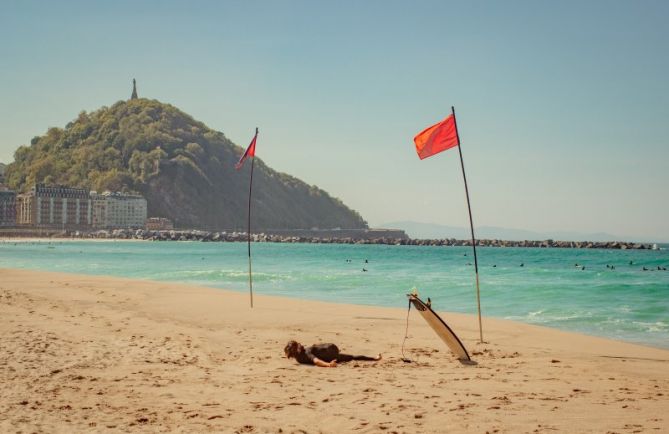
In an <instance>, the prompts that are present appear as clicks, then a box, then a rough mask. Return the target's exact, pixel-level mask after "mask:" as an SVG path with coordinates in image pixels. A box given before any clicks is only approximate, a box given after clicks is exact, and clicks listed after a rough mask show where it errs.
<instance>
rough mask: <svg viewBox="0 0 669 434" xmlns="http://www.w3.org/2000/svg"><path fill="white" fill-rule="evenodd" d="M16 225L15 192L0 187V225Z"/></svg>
mask: <svg viewBox="0 0 669 434" xmlns="http://www.w3.org/2000/svg"><path fill="white" fill-rule="evenodd" d="M13 226H16V193H15V192H13V191H11V190H2V189H0V227H13Z"/></svg>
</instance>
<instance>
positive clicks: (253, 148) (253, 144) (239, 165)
mask: <svg viewBox="0 0 669 434" xmlns="http://www.w3.org/2000/svg"><path fill="white" fill-rule="evenodd" d="M257 138H258V130H256V135H255V136H253V140H251V143H250V144H249V147H248V148H246V152H244V155H242V158H240V159H239V161H238V162H237V164H235V169H237V170H239V169H241V168H242V166H243V165H244V161H246V159H247V158H248V157H254V156H255V155H256V139H257Z"/></svg>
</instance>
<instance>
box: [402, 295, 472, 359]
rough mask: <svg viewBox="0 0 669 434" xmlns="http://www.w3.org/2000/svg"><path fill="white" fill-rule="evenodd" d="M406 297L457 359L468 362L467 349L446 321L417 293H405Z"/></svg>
mask: <svg viewBox="0 0 669 434" xmlns="http://www.w3.org/2000/svg"><path fill="white" fill-rule="evenodd" d="M407 297H409V301H410V302H411V304H413V305H414V307H415V308H416V310H417V311H418V312H420V314H421V315H422V317H423V318H425V321H427V323H428V324H429V325H430V327H432V330H434V331H435V333H437V335H438V336H439V337H440V338H441V340H442V341H444V343H445V344H446V345H448V348H450V349H451V351H453V353H454V354H455V355H456V356H457V357H458V359H459V360H460V361H461V362H470V361H471V360H472V359H471V358H470V357H469V353H467V349H466V348H465V346H464V345H462V342H460V339H458V337H457V336H456V334H455V333H454V332H453V330H451V328H450V327H449V326H448V324H446V322H445V321H444V320H443V319H441V317H440V316H439V315H437V313H436V312H435V311H433V310H432V308H431V307H430V306H428V305H427V304H425V303H424V302H423V300H421V299H420V298H418V296H417V295H414V294H407Z"/></svg>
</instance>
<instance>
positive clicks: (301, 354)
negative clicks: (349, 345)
mask: <svg viewBox="0 0 669 434" xmlns="http://www.w3.org/2000/svg"><path fill="white" fill-rule="evenodd" d="M283 352H284V353H285V354H286V357H288V358H289V359H290V358H294V359H295V360H297V361H298V362H299V363H302V364H305V365H316V366H320V367H321V368H334V367H336V366H337V362H339V363H344V362H349V361H351V360H367V361H372V362H375V361H379V360H381V354H379V355H378V356H377V357H369V356H352V355H350V354H343V353H340V352H339V348H337V346H336V345H335V344H315V345H312V346H310V347H307V348H305V347H304V346H303V345H302V344H301V343H299V342H297V341H288V343H287V344H286V346H285V348H284V349H283Z"/></svg>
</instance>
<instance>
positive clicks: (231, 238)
mask: <svg viewBox="0 0 669 434" xmlns="http://www.w3.org/2000/svg"><path fill="white" fill-rule="evenodd" d="M51 236H56V237H67V238H96V239H134V240H149V241H201V242H245V241H246V239H247V235H246V233H245V232H210V231H200V230H170V231H149V230H144V229H115V230H100V231H94V232H63V233H60V234H52V235H51ZM251 240H252V241H253V242H267V243H319V244H386V245H402V246H471V245H472V241H471V240H456V239H454V238H450V239H411V238H408V237H403V238H394V237H379V238H356V237H329V236H328V237H315V236H290V235H279V234H265V233H257V234H252V235H251ZM476 245H477V246H481V247H500V248H503V247H534V248H572V249H621V250H624V249H641V250H646V249H647V250H651V249H653V248H654V245H652V244H648V243H645V244H644V243H632V242H624V241H606V242H601V241H556V240H543V241H534V240H526V241H505V240H476Z"/></svg>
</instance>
